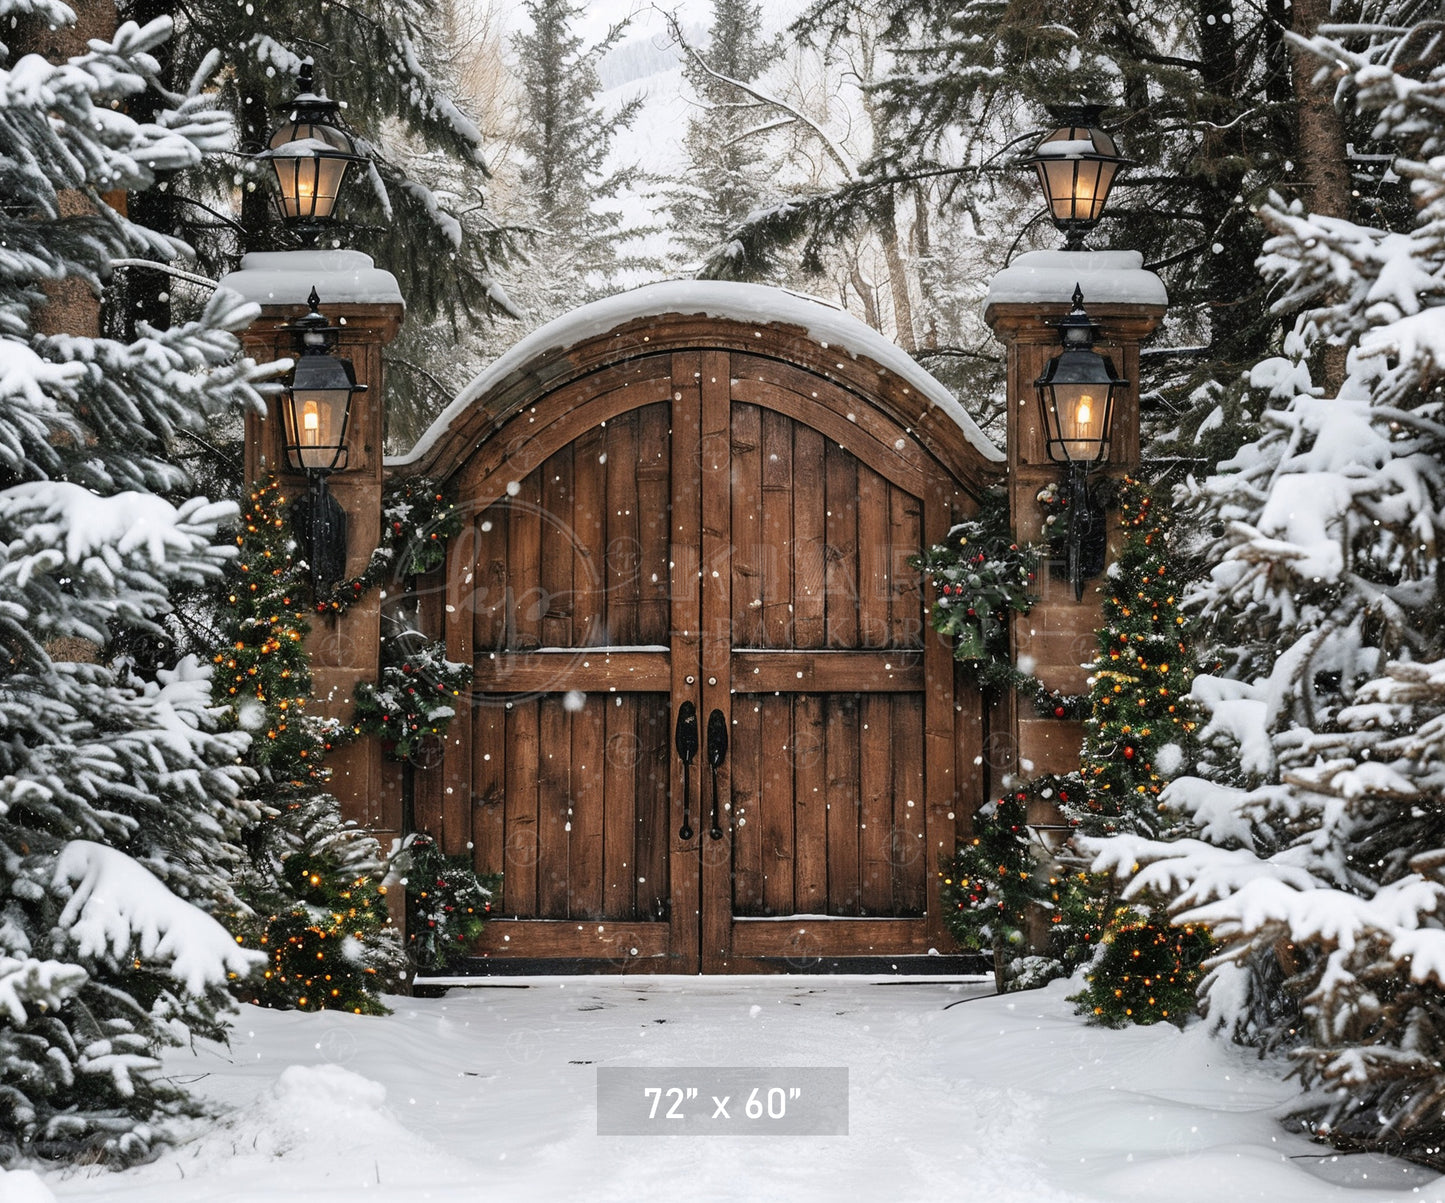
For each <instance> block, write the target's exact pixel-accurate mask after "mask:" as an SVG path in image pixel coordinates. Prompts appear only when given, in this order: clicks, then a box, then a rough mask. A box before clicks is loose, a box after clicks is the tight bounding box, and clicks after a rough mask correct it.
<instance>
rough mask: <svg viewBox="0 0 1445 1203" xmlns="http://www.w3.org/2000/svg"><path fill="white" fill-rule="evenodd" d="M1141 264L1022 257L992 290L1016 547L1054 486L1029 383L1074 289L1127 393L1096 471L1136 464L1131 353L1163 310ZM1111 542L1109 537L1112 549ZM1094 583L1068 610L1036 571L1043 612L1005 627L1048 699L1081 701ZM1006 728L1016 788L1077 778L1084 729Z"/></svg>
mask: <svg viewBox="0 0 1445 1203" xmlns="http://www.w3.org/2000/svg"><path fill="white" fill-rule="evenodd" d="M1141 263H1142V260H1141V259H1140V257H1139V256H1138V255H1137V254H1135V253H1134V252H1132V251H1124V252H1119V251H1113V252H1109V251H1105V252H1090V251H1039V252H1033V253H1031V254H1027V255H1021V256H1019V258H1018V259H1017V260H1015V262H1014V264H1012V265H1011V266H1010V267H1008V268H1006V269H1005V270H1004V271H1002V272H1000V273H999V275H998V276H997V277H995V278H994V280H993V282H992V284H991V285H990V288H989V294H988V300H987V301H986V303H985V308H984V320H985V321H987V322H988V324H989V326H990V327H992V329H993V332H994V335H995V336H996V337H997V338H998V340H999V341H1000V342H1001V343H1003V345H1004V348H1005V350H1006V352H1007V366H1008V382H1007V389H1008V392H1007V397H1008V421H1007V430H1008V492H1009V512H1010V514H1011V515H1012V517H1013V526H1014V533H1015V534H1016V536H1017V537H1018V538H1019V540H1020V541H1021V542H1022V541H1029V542H1042V540H1043V520H1044V515H1043V512H1042V510H1041V509H1040V507H1039V504H1038V501H1037V496H1038V493H1039V491H1040V490H1041V489H1042V488H1043V487H1044V486H1045V485H1047V484H1048V483H1050V482H1051V481H1061V480H1062V475H1061V467H1060V465H1058V464H1055V463H1054V462H1053V461H1052V460H1050V459H1049V454H1048V448H1047V446H1046V445H1045V439H1044V431H1043V424H1042V418H1041V416H1040V413H1039V404H1038V394H1037V392H1036V391H1035V389H1034V381H1035V380H1037V379H1038V377H1039V375H1040V373H1041V372H1042V371H1043V368H1044V364H1046V363H1047V362H1048V360H1049V359H1050V358H1052V357H1053V356H1054V355H1055V354H1057V353H1058V351H1059V350H1060V346H1059V337H1058V332H1057V330H1056V329H1055V328H1054V327H1053V326H1052V325H1048V324H1046V322H1047V321H1048V320H1049V319H1054V318H1061V317H1063V316H1064V315H1065V314H1066V313H1068V311H1069V308H1070V297H1071V296H1072V294H1073V291H1074V285H1075V284H1076V283H1077V284H1079V285H1080V286H1081V287H1082V289H1083V293H1084V308H1085V309H1086V310H1087V311H1088V314H1089V316H1090V317H1091V318H1092V319H1093V320H1094V321H1095V322H1097V323H1098V324H1099V326H1100V336H1099V340H1098V342H1097V343H1096V344H1095V345H1096V347H1097V349H1098V350H1099V351H1101V352H1103V353H1105V354H1107V355H1109V356H1110V357H1111V358H1112V359H1113V361H1114V366H1115V367H1116V368H1117V369H1118V370H1119V372H1120V374H1121V375H1123V376H1124V377H1125V378H1126V379H1127V380H1128V381H1129V385H1128V387H1127V388H1125V389H1123V390H1121V393H1120V395H1118V397H1117V399H1116V401H1115V407H1114V425H1113V435H1112V438H1111V441H1110V450H1109V458H1108V462H1107V463H1106V464H1104V465H1101V467H1100V468H1099V469H1098V471H1099V472H1101V473H1108V474H1110V475H1123V474H1124V473H1126V472H1128V471H1129V470H1130V469H1132V468H1133V467H1134V466H1136V465H1137V464H1138V462H1139V344H1140V343H1141V342H1142V341H1143V340H1144V339H1145V338H1146V337H1148V335H1149V334H1150V333H1151V332H1152V331H1153V330H1154V329H1155V327H1156V326H1157V325H1158V324H1159V322H1160V320H1161V319H1162V318H1163V316H1164V313H1165V309H1166V306H1167V298H1166V297H1165V295H1164V289H1163V286H1162V284H1160V282H1159V279H1158V277H1157V276H1155V275H1154V274H1153V273H1152V272H1147V271H1144V270H1143V268H1142V266H1141ZM1091 288H1092V290H1093V291H1092V292H1091ZM1116 542H1117V537H1116V532H1111V535H1110V546H1111V549H1112V548H1113V547H1114V546H1115V545H1116ZM1111 558H1112V556H1111ZM1101 583H1102V580H1101V578H1096V579H1095V580H1092V581H1089V582H1086V584H1085V586H1084V596H1083V599H1082V600H1080V601H1075V600H1074V591H1073V588H1072V587H1071V586H1070V585H1069V583H1068V582H1067V581H1066V580H1063V579H1056V578H1054V576H1053V574H1052V573H1051V572H1049V571H1041V572H1040V574H1039V581H1038V585H1039V594H1040V600H1039V601H1038V603H1037V604H1035V606H1034V608H1033V609H1032V611H1030V612H1029V613H1028V614H1026V615H1015V616H1014V619H1013V647H1014V654H1015V656H1016V657H1017V658H1018V660H1020V661H1022V662H1025V663H1027V662H1028V661H1030V660H1031V661H1032V662H1033V672H1034V673H1035V674H1036V675H1037V676H1038V678H1039V680H1040V681H1042V682H1043V684H1044V685H1046V686H1048V687H1049V688H1050V689H1056V690H1062V691H1065V692H1068V693H1082V692H1084V691H1085V689H1086V684H1085V681H1086V678H1087V676H1088V673H1087V671H1086V669H1085V667H1084V665H1085V664H1087V663H1088V662H1089V661H1090V660H1092V659H1093V657H1094V653H1095V651H1096V650H1097V643H1096V640H1095V632H1096V631H1097V630H1098V628H1099V627H1100V625H1102V623H1103V611H1102V608H1101V598H1100V595H1099V586H1100V584H1101ZM1014 728H1015V738H1016V744H1015V747H1016V754H1017V762H1016V768H1017V770H1018V771H1019V772H1020V774H1021V775H1022V776H1024V777H1026V778H1027V777H1037V776H1041V775H1043V774H1045V773H1065V772H1072V771H1074V770H1076V769H1078V767H1079V748H1080V745H1081V744H1082V742H1083V724H1082V723H1080V722H1068V721H1064V720H1061V719H1056V718H1053V717H1045V718H1041V717H1038V716H1037V715H1035V714H1034V711H1033V707H1032V706H1031V705H1030V704H1029V703H1028V702H1027V700H1024V699H1020V702H1019V706H1018V712H1017V719H1016V721H1015V724H1014Z"/></svg>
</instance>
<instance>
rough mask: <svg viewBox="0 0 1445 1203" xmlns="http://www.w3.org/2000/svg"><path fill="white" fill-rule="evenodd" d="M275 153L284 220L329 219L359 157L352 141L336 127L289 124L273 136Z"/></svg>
mask: <svg viewBox="0 0 1445 1203" xmlns="http://www.w3.org/2000/svg"><path fill="white" fill-rule="evenodd" d="M271 152H272V154H271V164H272V167H273V168H274V169H275V171H276V182H277V184H278V185H279V186H280V200H279V202H278V203H279V204H280V207H281V215H282V217H284V218H286V219H287V220H288V221H310V220H323V221H324V220H326V219H327V218H329V217H330V216H331V214H332V211H333V210H334V209H335V208H336V198H337V197H338V196H339V195H340V194H341V185H342V183H343V181H344V180H345V178H346V170H347V168H348V167H350V166H351V157H350V156H351V155H353V154H354V153H355V147H354V144H353V143H352V141H351V139H350V138H348V137H347V136H346V135H345V134H344V133H342V132H341V131H340V130H338V129H336V128H334V127H333V126H329V125H323V124H320V123H318V122H297V121H288V122H287V123H286V124H285V125H283V126H281V128H280V129H278V130H277V131H276V133H275V134H273V135H272V137H271Z"/></svg>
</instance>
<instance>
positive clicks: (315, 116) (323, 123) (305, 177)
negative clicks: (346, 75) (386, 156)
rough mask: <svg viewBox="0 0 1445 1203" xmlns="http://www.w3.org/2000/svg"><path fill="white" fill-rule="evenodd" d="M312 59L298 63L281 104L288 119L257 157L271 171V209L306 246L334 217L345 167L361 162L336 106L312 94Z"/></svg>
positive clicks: (318, 235) (343, 180)
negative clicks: (290, 91) (293, 89)
mask: <svg viewBox="0 0 1445 1203" xmlns="http://www.w3.org/2000/svg"><path fill="white" fill-rule="evenodd" d="M312 70H313V64H312V61H311V60H310V59H309V58H308V59H307V60H306V61H305V62H303V63H302V64H301V73H300V76H299V78H298V79H297V83H296V86H297V93H296V97H295V99H293V100H292V101H291V103H290V104H289V105H285V106H282V107H283V111H285V112H286V113H287V114H288V119H287V120H286V121H285V122H284V123H283V124H282V125H281V126H280V128H278V129H277V130H276V132H275V133H274V134H272V135H271V142H270V145H269V146H268V147H267V149H266V150H264V151H262V152H261V154H260V155H258V156H257V157H258V158H261V159H265V160H266V161H267V162H269V163H270V164H271V167H272V169H273V170H274V171H275V173H276V186H277V191H276V196H275V199H276V209H277V212H278V213H279V214H280V216H281V220H282V221H283V222H285V223H286V225H288V226H290V227H291V228H292V229H294V230H296V231H297V233H298V234H299V235H300V236H301V240H302V241H303V242H304V243H306V244H307V245H312V244H314V243H315V242H316V240H317V238H318V237H320V235H321V232H322V231H323V230H324V229H325V228H326V227H327V225H328V224H330V223H331V222H332V221H333V220H334V217H335V211H336V202H337V199H338V198H339V197H340V195H341V188H342V185H344V184H345V182H346V177H347V169H348V168H349V167H350V166H351V165H352V164H353V163H361V162H365V161H366V156H365V155H360V154H357V153H356V143H355V141H354V140H353V139H352V137H351V135H350V134H348V133H347V132H346V131H345V129H343V128H342V124H341V119H340V117H339V116H338V110H339V107H340V106H339V105H338V104H337V103H336V101H334V100H328V99H327V98H326V97H325V96H321V95H319V94H317V93H316V92H314V91H313V90H312V89H313V87H314V84H313V81H312Z"/></svg>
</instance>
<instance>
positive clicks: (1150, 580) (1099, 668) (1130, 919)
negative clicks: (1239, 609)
mask: <svg viewBox="0 0 1445 1203" xmlns="http://www.w3.org/2000/svg"><path fill="white" fill-rule="evenodd" d="M1117 504H1118V507H1119V515H1120V524H1121V526H1122V527H1123V533H1124V541H1123V545H1122V546H1121V548H1120V550H1119V557H1118V559H1117V560H1116V561H1115V562H1114V563H1113V564H1112V565H1111V566H1110V568H1109V577H1108V588H1107V590H1106V591H1105V596H1104V626H1103V628H1102V629H1101V630H1100V631H1099V653H1098V656H1097V657H1096V658H1095V661H1094V664H1093V670H1092V672H1091V674H1090V693H1089V700H1090V712H1089V718H1088V721H1087V723H1086V724H1085V735H1084V748H1083V755H1082V775H1083V780H1084V784H1085V789H1084V791H1083V793H1082V794H1081V796H1080V800H1081V801H1082V802H1083V805H1082V806H1070V807H1069V808H1068V809H1067V811H1066V813H1067V814H1068V815H1069V817H1070V820H1071V821H1072V822H1073V823H1074V824H1075V825H1076V826H1077V828H1078V830H1079V831H1080V833H1081V834H1084V835H1090V836H1100V835H1115V834H1118V833H1120V832H1124V833H1129V834H1136V835H1145V836H1161V835H1165V834H1167V832H1168V829H1169V826H1170V818H1169V815H1168V813H1167V811H1166V810H1165V809H1164V808H1163V807H1162V806H1161V804H1160V802H1159V794H1160V792H1161V791H1162V790H1163V788H1164V786H1165V785H1166V784H1167V783H1168V781H1169V779H1170V778H1172V777H1174V776H1176V775H1177V774H1178V773H1179V772H1180V770H1181V769H1182V768H1183V767H1184V765H1185V763H1186V762H1187V761H1189V760H1190V759H1191V758H1192V755H1193V750H1194V744H1195V737H1194V732H1195V728H1196V726H1197V725H1198V724H1197V714H1196V711H1195V708H1194V705H1193V703H1192V702H1191V701H1190V699H1189V687H1190V684H1191V683H1192V681H1193V679H1194V659H1193V655H1192V654H1191V652H1190V649H1189V645H1188V643H1187V642H1186V641H1185V626H1186V623H1185V618H1184V615H1183V613H1182V612H1181V611H1180V609H1179V594H1180V582H1179V581H1178V580H1177V576H1176V572H1177V570H1176V568H1175V566H1174V564H1173V563H1172V562H1171V560H1170V556H1169V544H1168V539H1167V532H1168V524H1169V519H1168V515H1167V514H1165V513H1164V512H1162V510H1161V507H1160V506H1159V505H1158V503H1157V502H1156V501H1155V500H1154V499H1153V498H1152V497H1151V496H1150V494H1149V492H1148V491H1147V490H1145V489H1143V488H1141V487H1140V486H1139V485H1138V484H1137V483H1136V482H1134V481H1127V482H1125V486H1124V488H1122V489H1121V490H1120V492H1119V498H1118V503H1117ZM1082 880H1083V881H1084V882H1085V883H1087V884H1086V886H1085V890H1086V892H1087V893H1089V894H1090V895H1092V897H1093V899H1094V902H1093V904H1092V908H1091V909H1092V911H1093V913H1094V914H1095V915H1096V916H1097V918H1098V921H1099V923H1100V930H1099V934H1098V943H1099V949H1100V951H1099V953H1098V955H1097V957H1096V958H1095V960H1094V962H1093V964H1092V965H1091V966H1090V969H1089V972H1088V974H1087V981H1088V986H1087V988H1086V989H1085V990H1083V991H1082V992H1081V993H1079V994H1077V995H1075V996H1074V1001H1075V1002H1077V1003H1078V1004H1079V1009H1080V1010H1081V1011H1084V1012H1085V1013H1087V1014H1090V1015H1092V1016H1093V1017H1094V1018H1096V1019H1097V1020H1098V1021H1100V1022H1102V1023H1109V1024H1114V1025H1122V1024H1126V1023H1157V1022H1159V1021H1160V1020H1168V1021H1169V1022H1172V1023H1181V1024H1182V1023H1183V1022H1184V1020H1185V1018H1187V1017H1188V1016H1189V1015H1191V1014H1193V1013H1194V1009H1195V1008H1194V992H1195V988H1196V986H1197V985H1198V981H1199V976H1200V971H1199V966H1200V963H1201V962H1202V961H1203V959H1204V957H1205V955H1206V954H1207V952H1208V949H1209V937H1208V934H1207V932H1206V931H1205V929H1204V928H1203V927H1202V926H1190V927H1188V928H1179V927H1173V926H1171V924H1170V921H1169V916H1168V914H1167V912H1166V911H1165V909H1164V907H1163V905H1162V903H1161V902H1159V901H1158V900H1156V899H1150V898H1147V897H1144V898H1140V899H1138V900H1136V901H1133V902H1123V901H1121V900H1120V899H1119V898H1118V897H1117V887H1116V885H1115V883H1114V882H1113V881H1112V880H1111V879H1110V878H1108V877H1095V878H1084V879H1082Z"/></svg>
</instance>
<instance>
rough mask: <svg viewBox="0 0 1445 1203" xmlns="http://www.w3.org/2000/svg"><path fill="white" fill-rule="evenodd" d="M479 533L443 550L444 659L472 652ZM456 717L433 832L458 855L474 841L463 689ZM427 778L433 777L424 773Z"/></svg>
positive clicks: (445, 747)
mask: <svg viewBox="0 0 1445 1203" xmlns="http://www.w3.org/2000/svg"><path fill="white" fill-rule="evenodd" d="M477 537H478V531H477V528H476V527H475V526H474V525H470V524H469V525H467V526H464V527H463V528H462V531H461V533H460V535H459V536H458V537H457V538H455V539H453V540H451V545H450V546H449V547H448V548H447V558H446V574H447V603H448V604H447V606H446V613H445V615H444V619H443V625H444V626H445V628H446V646H447V657H448V659H451V660H457V661H460V662H461V663H462V664H472V663H474V662H475V660H476V650H475V647H474V645H473V643H472V637H473V634H474V630H473V618H472V609H473V607H472V595H471V591H472V586H473V584H475V580H476V566H477V550H478V549H477ZM452 708H453V710H455V712H456V714H455V717H454V719H453V721H452V724H451V726H450V727H449V728H448V729H447V733H446V735H445V736H444V737H443V739H442V741H441V744H442V765H441V778H442V786H441V795H442V796H441V811H442V813H441V826H440V828H433V829H432V830H433V832H434V833H436V834H437V836H438V839H439V842H440V844H441V847H442V850H443V851H444V852H447V853H449V854H451V855H453V856H459V855H461V854H462V853H464V852H466V850H467V842H468V841H469V840H470V839H471V838H472V694H471V690H470V689H464V690H462V691H461V693H460V694H459V695H458V696H457V697H455V698H453V699H452ZM426 776H428V777H431V776H435V774H434V773H428V774H426Z"/></svg>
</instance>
